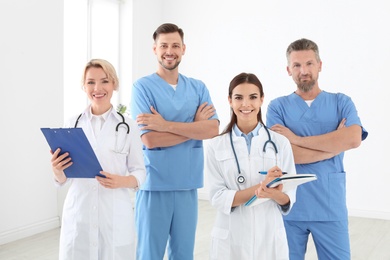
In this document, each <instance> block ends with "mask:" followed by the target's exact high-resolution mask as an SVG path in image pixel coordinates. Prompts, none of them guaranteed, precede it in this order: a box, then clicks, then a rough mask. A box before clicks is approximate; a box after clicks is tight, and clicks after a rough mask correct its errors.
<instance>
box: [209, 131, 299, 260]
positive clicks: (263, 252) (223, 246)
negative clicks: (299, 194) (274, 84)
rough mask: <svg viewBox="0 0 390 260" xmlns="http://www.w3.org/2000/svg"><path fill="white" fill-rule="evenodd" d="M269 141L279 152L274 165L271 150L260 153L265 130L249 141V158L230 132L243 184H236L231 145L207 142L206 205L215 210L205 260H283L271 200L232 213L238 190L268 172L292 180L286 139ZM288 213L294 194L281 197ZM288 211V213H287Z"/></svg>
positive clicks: (279, 220)
mask: <svg viewBox="0 0 390 260" xmlns="http://www.w3.org/2000/svg"><path fill="white" fill-rule="evenodd" d="M270 134H271V139H272V140H273V141H274V142H275V144H276V146H277V148H278V155H277V162H276V157H275V152H274V149H273V147H272V145H271V144H268V145H267V150H266V153H264V152H263V146H264V143H265V142H266V141H267V140H268V136H267V133H266V132H265V130H264V127H261V128H260V129H259V135H258V136H254V137H253V138H252V143H251V151H250V154H248V149H247V145H246V142H245V139H244V138H243V137H238V136H236V135H235V133H234V131H233V132H232V138H233V144H234V148H235V150H236V154H237V157H238V161H239V165H240V168H241V173H242V174H243V175H244V176H245V178H246V182H245V183H244V184H240V185H239V184H238V183H237V181H236V179H237V176H238V170H237V164H236V160H235V158H234V154H233V150H232V147H231V144H230V137H229V134H224V135H222V136H217V137H215V138H213V139H212V140H210V141H209V142H208V145H207V150H206V167H205V170H206V174H207V177H208V183H209V186H210V200H211V204H212V206H213V207H215V208H216V209H217V216H216V220H215V224H214V227H213V229H212V233H211V237H212V242H211V250H210V259H219V260H222V259H223V260H229V259H231V260H237V259H247V260H251V259H267V260H268V259H272V260H275V259H288V244H287V238H286V232H285V229H284V224H283V217H282V214H287V213H288V212H289V211H287V212H286V213H282V211H281V208H280V206H279V205H278V204H277V203H276V202H275V201H273V200H269V201H266V202H263V203H261V204H259V205H257V206H254V207H247V206H244V205H241V206H239V207H236V208H233V209H232V207H231V205H232V203H233V199H234V196H235V193H236V192H237V190H240V189H245V188H249V187H251V186H253V185H255V184H259V183H260V182H261V181H262V180H263V179H264V178H265V175H261V174H259V171H267V170H268V169H270V168H271V167H273V166H275V165H277V166H278V167H279V168H281V169H282V171H286V172H288V173H291V174H296V171H295V165H294V158H293V154H292V149H291V145H290V143H289V141H288V139H287V138H286V137H284V136H282V135H280V134H277V133H275V132H273V131H271V130H270ZM286 194H287V195H288V196H289V197H290V201H291V207H292V206H293V204H294V202H295V189H294V190H292V191H290V192H286ZM291 207H290V209H291Z"/></svg>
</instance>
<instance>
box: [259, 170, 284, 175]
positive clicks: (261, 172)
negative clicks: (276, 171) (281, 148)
mask: <svg viewBox="0 0 390 260" xmlns="http://www.w3.org/2000/svg"><path fill="white" fill-rule="evenodd" d="M259 173H260V174H263V175H266V174H267V173H268V172H266V171H259ZM282 174H287V172H282Z"/></svg>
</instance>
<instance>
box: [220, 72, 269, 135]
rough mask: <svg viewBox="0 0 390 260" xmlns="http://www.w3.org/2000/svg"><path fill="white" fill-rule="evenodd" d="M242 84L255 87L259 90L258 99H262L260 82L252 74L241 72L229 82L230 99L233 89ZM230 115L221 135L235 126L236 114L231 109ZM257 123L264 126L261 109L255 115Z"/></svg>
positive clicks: (262, 92)
mask: <svg viewBox="0 0 390 260" xmlns="http://www.w3.org/2000/svg"><path fill="white" fill-rule="evenodd" d="M243 83H250V84H253V85H256V86H257V87H258V88H259V91H260V97H261V98H262V97H264V91H263V85H262V84H261V82H260V80H259V79H258V78H257V77H256V75H255V74H252V73H245V72H243V73H240V74H238V75H237V76H235V77H234V78H233V79H232V81H230V85H229V97H230V98H232V93H233V89H234V88H235V87H237V86H238V85H240V84H243ZM230 113H231V118H230V123H229V124H228V125H227V126H226V127H225V129H224V130H223V132H222V133H221V135H223V134H226V133H229V132H231V131H232V129H233V126H234V125H235V124H237V116H236V114H234V111H233V109H232V108H230ZM257 121H258V122H260V123H261V124H263V125H264V123H263V120H262V119H261V108H260V109H259V113H258V114H257Z"/></svg>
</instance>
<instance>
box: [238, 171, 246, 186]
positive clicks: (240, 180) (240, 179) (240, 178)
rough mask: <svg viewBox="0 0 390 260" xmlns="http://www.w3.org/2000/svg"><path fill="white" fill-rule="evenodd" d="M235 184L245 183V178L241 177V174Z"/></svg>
mask: <svg viewBox="0 0 390 260" xmlns="http://www.w3.org/2000/svg"><path fill="white" fill-rule="evenodd" d="M237 182H238V184H243V183H245V177H244V176H242V175H241V173H240V174H239V175H238V176H237Z"/></svg>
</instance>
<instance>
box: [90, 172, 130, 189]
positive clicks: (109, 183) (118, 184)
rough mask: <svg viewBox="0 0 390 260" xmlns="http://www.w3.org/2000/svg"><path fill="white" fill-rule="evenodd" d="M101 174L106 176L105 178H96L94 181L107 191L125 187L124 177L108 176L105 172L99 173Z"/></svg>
mask: <svg viewBox="0 0 390 260" xmlns="http://www.w3.org/2000/svg"><path fill="white" fill-rule="evenodd" d="M100 173H101V174H103V175H104V176H106V178H103V177H99V176H96V177H95V179H96V180H97V181H98V182H99V183H100V184H101V185H102V186H103V187H105V188H107V189H116V188H123V187H125V178H126V176H121V175H116V174H110V173H108V172H105V171H100Z"/></svg>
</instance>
